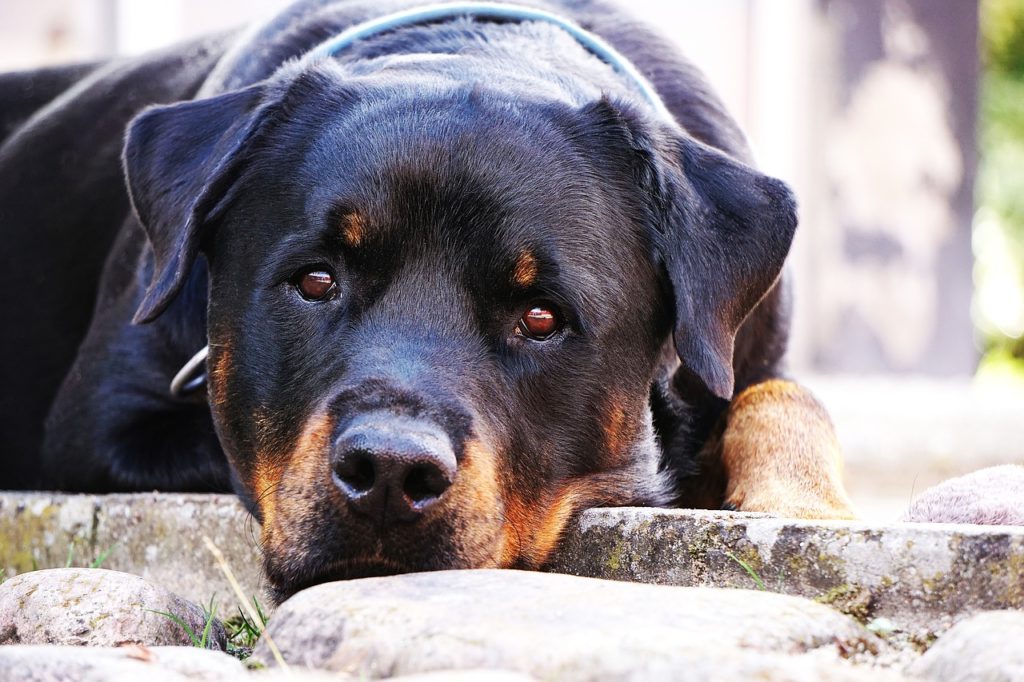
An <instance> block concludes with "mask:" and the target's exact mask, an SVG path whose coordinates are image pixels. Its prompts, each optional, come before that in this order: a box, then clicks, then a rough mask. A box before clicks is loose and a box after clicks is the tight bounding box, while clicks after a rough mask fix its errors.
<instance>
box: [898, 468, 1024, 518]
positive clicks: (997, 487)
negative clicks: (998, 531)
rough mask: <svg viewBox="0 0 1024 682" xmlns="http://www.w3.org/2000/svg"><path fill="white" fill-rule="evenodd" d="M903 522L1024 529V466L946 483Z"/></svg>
mask: <svg viewBox="0 0 1024 682" xmlns="http://www.w3.org/2000/svg"><path fill="white" fill-rule="evenodd" d="M903 520H904V521H917V522H925V523H977V524H985V525H1017V526H1024V466H1019V465H1016V464H1006V465H1003V466H998V467H988V468H986V469H982V470H981V471H975V472H974V473H971V474H967V475H966V476H959V477H957V478H953V479H950V480H948V481H944V482H942V483H940V484H939V485H937V486H934V487H932V488H929V489H928V490H926V491H924V492H923V493H921V494H920V495H918V496H917V497H916V498H914V501H913V502H911V503H910V508H909V509H908V510H907V513H906V514H904V516H903Z"/></svg>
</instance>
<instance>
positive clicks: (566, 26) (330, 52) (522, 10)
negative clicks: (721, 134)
mask: <svg viewBox="0 0 1024 682" xmlns="http://www.w3.org/2000/svg"><path fill="white" fill-rule="evenodd" d="M459 17H479V18H481V19H506V20H513V21H544V22H547V23H549V24H554V25H555V26H557V27H558V28H560V29H562V30H563V31H565V32H566V33H568V34H569V35H571V36H572V37H573V38H575V39H576V40H577V41H578V42H579V43H580V45H582V46H583V47H585V48H586V49H587V50H589V51H590V52H592V53H593V54H594V55H595V56H597V57H598V58H600V59H601V60H602V61H604V62H605V63H606V64H608V65H609V66H611V67H612V68H613V69H614V70H615V71H616V72H618V73H620V74H621V75H623V76H625V77H626V78H628V79H630V80H631V81H633V83H635V84H636V87H637V89H638V90H639V91H640V93H641V94H642V95H643V96H644V99H646V100H647V102H648V103H649V104H650V105H651V106H652V107H654V110H655V111H656V112H657V113H658V115H659V116H660V117H662V118H663V119H665V120H667V121H674V120H675V119H674V118H673V116H672V114H671V113H670V112H669V110H668V108H667V107H666V106H665V103H664V102H663V101H662V100H661V97H660V96H659V95H658V93H657V91H656V90H655V89H654V87H653V86H652V85H651V83H650V81H648V80H647V79H646V78H645V77H644V75H643V74H642V73H640V71H639V70H637V68H636V66H634V65H633V63H632V62H631V61H629V60H628V59H627V58H626V57H625V56H624V55H623V54H622V53H621V52H619V51H618V50H616V49H615V48H614V47H612V46H611V45H610V44H608V42H607V41H605V40H604V39H603V38H601V37H600V36H597V35H594V34H593V33H591V32H590V31H587V30H585V29H584V28H582V27H580V26H578V25H577V24H575V23H573V22H572V21H570V20H569V19H566V18H565V17H561V16H558V15H557V14H552V13H551V12H545V11H544V10H539V9H534V8H532V7H523V6H521V5H512V4H506V3H501V2H452V3H439V4H433V5H423V6H422V7H415V8H412V9H408V10H404V11H401V12H395V13H394V14H387V15H384V16H382V17H377V18H376V19H370V20H369V21H364V22H363V23H361V24H356V25H355V26H350V27H349V28H347V29H345V30H344V31H342V32H341V33H339V34H338V35H336V36H334V37H333V38H330V39H328V40H326V41H324V42H322V43H320V44H319V45H317V46H316V47H315V48H313V50H312V51H311V52H309V53H308V54H307V55H306V57H305V59H318V58H325V57H333V56H335V55H337V54H338V53H339V52H341V51H343V50H345V49H347V48H349V47H351V46H352V45H353V44H355V43H357V42H358V41H360V40H364V39H366V38H370V37H372V36H376V35H380V34H381V33H386V32H388V31H392V30H394V29H397V28H404V27H406V26H413V25H415V24H424V23H429V22H432V21H438V20H442V19H455V18H459Z"/></svg>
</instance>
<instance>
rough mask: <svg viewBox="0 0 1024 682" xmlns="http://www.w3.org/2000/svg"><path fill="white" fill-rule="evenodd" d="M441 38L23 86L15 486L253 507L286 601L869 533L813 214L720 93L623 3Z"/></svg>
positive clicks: (507, 19) (197, 52)
mask: <svg viewBox="0 0 1024 682" xmlns="http://www.w3.org/2000/svg"><path fill="white" fill-rule="evenodd" d="M417 5H418V3H416V2H414V1H412V0H409V1H402V0H393V1H390V2H379V1H376V0H375V1H372V2H370V1H365V2H363V1H355V0H352V1H338V2H330V1H328V0H306V1H304V2H299V3H298V4H296V5H294V6H293V7H292V8H290V9H289V10H287V11H286V12H284V13H282V14H281V15H280V16H278V17H277V18H275V19H274V20H273V21H271V22H270V23H269V24H267V25H265V26H262V27H260V28H259V29H258V30H256V31H254V32H248V33H245V34H243V35H229V36H225V37H219V38H214V39H211V40H206V41H201V42H198V43H192V44H189V45H183V46H178V47H175V48H172V49H171V50H169V51H166V52H163V53H158V54H154V55H150V56H146V57H142V58H138V59H132V60H128V61H118V62H111V63H107V64H100V65H95V66H78V67H71V68H66V69H57V70H51V71H45V72H35V73H23V74H13V75H8V76H5V77H3V80H0V102H2V103H3V104H2V107H3V109H2V112H0V113H2V120H0V124H2V125H3V131H4V135H5V139H4V140H3V143H2V147H0V224H2V226H3V227H2V229H3V230H4V238H5V243H6V244H7V248H6V249H5V250H4V256H3V258H4V262H3V267H2V269H0V271H2V276H3V277H4V278H5V280H4V282H3V286H2V288H0V292H2V296H3V299H2V302H0V304H2V305H0V310H2V314H3V316H4V324H5V328H6V329H5V333H4V338H3V357H4V359H3V367H4V384H5V388H4V392H3V401H4V408H5V409H4V415H5V419H4V426H3V429H4V431H3V448H4V452H5V453H7V454H6V456H7V458H8V459H7V461H6V462H5V467H4V479H3V481H2V482H3V484H5V486H8V487H29V486H45V487H56V488H60V489H66V490H82V491H115V490H149V489H153V488H157V489H161V490H228V489H234V490H236V491H237V492H238V493H239V494H240V495H241V496H242V497H243V499H244V500H246V502H247V503H248V505H249V507H250V509H252V511H253V513H254V514H256V515H257V517H258V518H259V519H260V521H261V522H262V533H263V538H262V539H263V545H264V550H265V556H266V568H267V573H268V576H269V578H270V580H271V582H272V584H273V586H274V588H275V590H276V591H277V593H278V595H279V596H285V595H287V594H289V593H291V592H293V591H295V590H296V589H299V588H301V587H303V586H305V585H308V584H311V583H315V582H320V581H324V580H328V579H332V578H341V577H351V576H361V575H374V574H381V573H390V572H398V571H410V570H426V569H440V568H456V567H474V566H518V567H537V566H540V565H541V564H543V562H544V561H545V559H546V557H547V556H548V555H549V553H550V552H551V551H552V549H553V548H554V547H555V545H556V543H557V540H558V537H559V534H560V533H561V531H562V530H563V529H564V527H565V525H566V523H567V522H568V520H569V519H570V518H571V517H572V516H573V515H574V514H575V513H577V512H579V511H580V510H582V509H584V508H587V507H592V506H598V505H628V504H639V505H664V504H680V505H694V506H713V507H718V506H723V505H725V506H731V507H736V508H740V509H757V510H767V511H776V512H779V513H788V514H793V515H800V516H848V515H849V513H850V512H849V505H848V502H847V501H846V498H845V494H844V493H843V491H842V485H841V482H840V480H839V461H838V450H837V448H836V446H835V442H834V438H833V436H832V431H831V426H830V425H829V422H828V418H827V416H826V415H825V414H824V413H823V411H822V410H821V408H820V407H819V406H818V405H817V403H816V402H815V401H814V400H813V398H811V397H810V396H809V395H808V394H807V393H806V392H805V391H803V390H802V389H801V388H800V387H799V386H796V385H795V384H792V383H788V382H783V381H780V380H777V379H776V377H777V376H778V373H779V363H780V360H781V357H782V355H783V352H784V348H785V337H786V316H787V312H786V304H785V297H784V288H783V287H782V286H781V284H780V283H779V275H780V272H781V270H782V266H783V261H784V259H785V257H786V253H787V251H788V249H789V246H790V242H791V240H792V237H793V232H794V230H795V227H796V216H795V209H794V203H793V199H792V197H791V195H790V193H789V191H788V190H787V189H786V187H785V186H784V185H783V184H782V183H780V182H778V181H776V180H772V179H770V178H767V177H765V176H763V175H761V174H759V173H758V172H757V171H755V170H753V169H752V168H751V167H750V165H749V154H748V151H747V149H746V147H745V144H744V142H743V138H742V136H741V134H740V133H739V132H738V130H737V128H736V126H735V124H734V123H733V122H732V121H731V119H730V118H729V117H728V115H727V114H726V112H725V111H724V109H723V107H722V106H721V104H720V103H719V102H718V100H717V99H716V98H715V97H714V96H713V95H712V94H711V92H710V90H709V88H708V86H707V85H706V83H705V82H704V80H703V79H702V78H701V76H700V75H699V74H698V73H697V71H696V70H695V69H694V68H693V67H692V66H691V65H689V64H688V63H687V62H686V61H684V60H683V59H682V58H680V57H679V56H678V55H676V54H675V53H674V51H673V49H672V48H671V47H670V46H669V44H668V43H667V42H666V41H665V40H663V39H662V38H659V37H658V36H657V35H655V34H652V33H651V32H650V31H649V30H647V29H646V28H644V27H642V26H641V25H639V24H637V23H635V22H634V21H632V20H630V19H629V18H628V17H626V16H624V15H623V14H622V13H621V12H620V11H618V10H617V9H614V8H613V7H611V6H609V5H607V4H605V3H603V2H599V1H596V0H595V1H593V2H591V1H588V0H578V1H573V0H565V1H564V2H554V1H552V2H530V3H529V7H528V8H518V9H516V8H511V9H509V8H507V7H486V6H481V7H477V8H475V9H472V8H463V9H460V10H458V11H455V12H440V13H437V14H433V15H432V14H429V13H424V12H422V11H418V10H417ZM410 9H411V10H412V11H413V13H414V15H415V16H413V17H412V18H410V17H409V16H404V17H403V16H402V15H397V16H391V13H392V12H396V11H399V10H410ZM544 12H550V13H552V16H548V15H546V14H544ZM383 16H389V19H388V20H387V21H386V22H385V24H383V25H381V24H376V25H375V24H373V23H370V24H365V23H364V22H367V21H371V20H373V19H375V18H376V19H379V18H380V17H383ZM576 26H579V27H582V29H577V28H575V27H576ZM353 27H359V28H358V31H359V32H360V33H361V34H363V35H362V37H355V38H352V37H351V35H350V33H345V31H346V29H349V30H350V31H351V30H352V29H353ZM338 36H341V37H340V38H339V37H338ZM598 36H599V37H598ZM323 41H331V42H329V43H327V44H322V43H323ZM603 41H607V43H608V44H610V46H612V47H608V46H607V45H605V43H604V42H603ZM318 45H319V46H320V47H319V48H318V47H317V46H318ZM640 74H644V75H645V76H646V79H649V81H650V83H649V84H648V83H647V80H645V77H644V75H640ZM654 91H656V92H657V93H658V94H654ZM169 102H180V103H177V104H170V105H166V106H149V105H153V104H159V105H164V104H166V103H169ZM662 103H663V104H662ZM663 106H664V107H665V108H667V110H664V109H663V108H662V107H663ZM147 107H148V108H147ZM139 112H141V113H139ZM668 112H671V113H668ZM122 140H123V141H124V144H123V168H124V175H125V177H126V178H127V192H126V191H125V189H124V181H123V179H122V176H121V171H122V163H121V159H122V152H121V150H122ZM129 201H130V202H131V206H129ZM94 301H95V306H94V307H92V306H93V302H94ZM207 343H209V359H208V362H207V365H206V366H207V368H208V381H207V386H208V388H207V390H206V391H205V392H204V391H197V392H194V393H192V394H182V392H181V391H176V392H175V393H174V394H172V393H171V392H170V391H169V390H168V385H169V383H170V382H171V379H172V377H173V376H174V375H175V374H176V372H178V370H179V368H181V367H182V365H183V364H184V363H186V361H188V360H189V358H190V357H192V356H193V355H194V354H195V353H196V352H197V351H198V350H199V349H200V348H202V347H203V346H204V345H206V344H207ZM186 378H187V377H186ZM176 388H177V385H176ZM48 410H49V416H48V417H47V418H46V421H45V428H44V425H43V421H44V420H43V416H44V414H45V413H46V412H47V411H48ZM39 453H41V456H40V454H39ZM12 456H13V457H12Z"/></svg>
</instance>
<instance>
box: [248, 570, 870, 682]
mask: <svg viewBox="0 0 1024 682" xmlns="http://www.w3.org/2000/svg"><path fill="white" fill-rule="evenodd" d="M269 632H270V635H271V637H272V638H273V639H274V641H275V642H276V644H277V646H278V647H279V648H280V650H281V653H282V655H283V657H284V659H285V661H286V662H288V663H289V665H293V666H303V667H309V668H314V669H326V670H330V671H337V672H344V673H349V674H353V675H356V676H360V677H368V678H380V677H392V676H396V675H404V674H417V673H424V672H431V671H443V670H450V669H465V668H496V669H502V670H514V671H518V672H521V673H526V674H529V675H533V676H535V677H537V678H539V679H559V680H599V679H600V680H641V679H642V680H647V679H667V678H672V679H678V680H707V679H726V678H729V679H737V678H746V677H755V678H759V679H771V680H775V679H779V680H781V679H806V680H846V679H849V680H856V679H877V678H876V677H873V676H874V675H875V674H876V673H878V672H879V671H876V670H869V671H865V670H863V669H860V668H855V667H852V666H849V665H844V664H843V662H842V661H840V658H841V656H845V655H852V654H854V653H855V652H858V651H860V652H863V651H878V650H881V649H884V648H885V644H884V643H883V642H882V641H881V640H879V639H878V638H877V637H875V636H874V635H872V634H871V633H869V632H868V631H867V630H865V629H864V628H863V627H861V626H860V625H858V624H857V623H855V622H854V621H853V620H851V619H850V618H847V617H846V616H843V615H842V614H840V613H838V612H836V611H834V610H832V609H830V608H827V607H825V606H822V605H820V604H815V603H813V602H809V601H806V600H802V599H796V598H792V597H787V596H783V595H777V594H770V593H759V592H752V591H749V590H711V589H698V588H678V587H666V586H654V585H630V584H625V583H616V582H609V581H600V580H589V579H584V578H575V577H572V576H565V575H553V574H549V575H545V574H542V573H529V572H521V571H497V570H477V571H442V572H437V573H419V574H409V575H402V576H394V577H389V578H368V579H364V580H352V581H347V582H339V583H331V584H326V585H320V586H317V587H313V588H310V589H308V590H305V591H303V592H300V593H299V594H297V595H296V596H294V597H292V598H291V599H290V600H288V601H287V602H285V603H284V604H282V605H281V606H280V607H278V610H277V612H276V613H275V614H274V616H273V618H272V619H271V621H270V625H269ZM254 657H255V658H257V659H258V660H260V661H262V662H264V663H267V664H268V665H270V664H272V662H273V659H272V657H271V655H270V650H269V647H268V646H267V644H266V641H261V642H260V644H259V645H258V647H257V650H256V652H255V654H254ZM865 675H869V676H868V677H865Z"/></svg>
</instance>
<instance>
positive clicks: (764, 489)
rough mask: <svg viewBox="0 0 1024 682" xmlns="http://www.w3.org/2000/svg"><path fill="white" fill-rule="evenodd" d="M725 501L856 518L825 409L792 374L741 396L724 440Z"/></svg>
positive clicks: (746, 507) (747, 507)
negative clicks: (797, 382) (787, 379)
mask: <svg viewBox="0 0 1024 682" xmlns="http://www.w3.org/2000/svg"><path fill="white" fill-rule="evenodd" d="M719 444H720V448H721V463H722V468H723V470H724V472H723V473H724V475H725V479H726V481H725V505H726V506H729V507H734V508H736V509H739V510H742V511H759V512H769V513H772V514H777V515H780V516H789V517H796V518H805V519H850V518H854V512H853V508H852V505H851V503H850V500H849V498H848V497H847V495H846V491H845V489H844V488H843V480H842V466H843V464H842V453H841V451H840V448H839V442H838V440H837V439H836V435H835V430H834V429H833V427H832V422H831V420H830V419H829V417H828V414H827V413H826V412H825V408H823V407H822V406H821V404H820V403H819V402H818V401H817V400H816V399H815V398H814V396H812V395H811V393H810V392H809V391H808V390H807V389H805V388H803V387H802V386H799V385H798V384H795V383H793V382H790V381H784V380H781V379H773V380H770V381H765V382H763V383H760V384H755V385H754V386H751V387H749V388H747V389H746V390H745V391H743V392H742V393H741V394H740V395H738V396H736V397H735V398H734V399H733V401H732V403H731V404H730V406H729V411H728V413H727V415H726V421H725V429H724V431H723V432H722V435H721V440H720V442H719Z"/></svg>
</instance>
